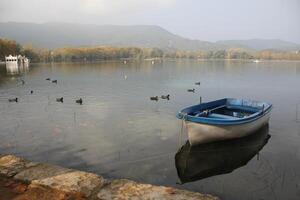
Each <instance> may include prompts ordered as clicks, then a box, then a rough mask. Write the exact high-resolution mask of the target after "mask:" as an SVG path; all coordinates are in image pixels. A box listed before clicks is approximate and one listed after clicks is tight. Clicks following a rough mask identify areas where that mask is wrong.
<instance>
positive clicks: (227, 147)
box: [175, 125, 271, 183]
mask: <svg viewBox="0 0 300 200" xmlns="http://www.w3.org/2000/svg"><path fill="white" fill-rule="evenodd" d="M270 137H271V136H270V135H269V126H268V125H265V126H263V127H262V128H261V129H259V130H258V131H256V133H254V134H252V135H250V136H247V137H243V138H240V139H234V140H227V141H226V140H225V141H220V142H214V143H207V144H201V145H197V146H190V143H189V142H188V141H187V142H186V144H185V145H183V146H182V147H181V149H180V150H179V151H178V152H177V153H176V155H175V164H176V168H177V173H178V176H179V178H180V180H181V183H187V182H192V181H197V180H200V179H203V178H207V177H210V176H214V175H219V174H226V173H230V172H232V171H233V170H235V169H237V168H239V167H242V166H244V165H246V164H247V163H248V161H249V160H251V159H252V158H253V157H254V156H255V155H256V154H257V153H258V152H259V151H260V150H261V149H262V148H263V147H264V146H265V145H266V144H267V142H268V140H269V138H270Z"/></svg>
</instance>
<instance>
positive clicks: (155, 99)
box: [150, 96, 158, 101]
mask: <svg viewBox="0 0 300 200" xmlns="http://www.w3.org/2000/svg"><path fill="white" fill-rule="evenodd" d="M150 100H151V101H158V96H155V97H150Z"/></svg>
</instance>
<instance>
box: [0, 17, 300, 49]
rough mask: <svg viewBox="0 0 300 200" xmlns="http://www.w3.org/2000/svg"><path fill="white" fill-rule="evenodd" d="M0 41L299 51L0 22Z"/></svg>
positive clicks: (151, 30)
mask: <svg viewBox="0 0 300 200" xmlns="http://www.w3.org/2000/svg"><path fill="white" fill-rule="evenodd" d="M0 27H1V29H0V37H2V38H7V39H13V40H16V41H17V42H19V43H21V44H22V45H25V44H28V43H30V44H32V45H34V46H36V47H42V48H50V49H55V48H62V47H66V46H67V47H81V46H97V45H107V46H120V47H124V46H135V47H149V48H160V49H179V50H188V51H199V50H205V51H208V50H223V49H229V48H246V49H254V50H263V49H278V50H299V49H300V45H298V44H295V43H291V42H286V41H283V40H278V39H273V40H264V39H250V40H220V41H217V42H208V41H202V40H195V39H188V38H185V37H182V36H179V35H176V34H174V33H172V32H170V31H168V30H166V29H164V28H162V27H160V26H157V25H109V24H107V25H94V24H77V23H61V22H59V23H58V22H47V23H42V24H37V23H28V22H25V23H23V22H0Z"/></svg>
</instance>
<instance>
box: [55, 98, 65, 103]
mask: <svg viewBox="0 0 300 200" xmlns="http://www.w3.org/2000/svg"><path fill="white" fill-rule="evenodd" d="M56 101H57V102H61V103H63V102H64V98H63V97H60V98H56Z"/></svg>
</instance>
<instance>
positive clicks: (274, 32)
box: [0, 0, 300, 43]
mask: <svg viewBox="0 0 300 200" xmlns="http://www.w3.org/2000/svg"><path fill="white" fill-rule="evenodd" d="M0 21H1V22H7V21H17V22H36V23H43V22H72V23H83V24H85V23H89V24H114V25H137V24H143V25H144V24H146V25H159V26H161V27H163V28H165V29H167V30H169V31H171V32H173V33H175V34H178V35H181V36H184V37H188V38H192V39H200V40H208V41H216V40H227V39H251V38H264V39H274V38H276V39H283V40H287V41H292V42H297V43H300V0H0ZM0 28H1V27H0Z"/></svg>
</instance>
